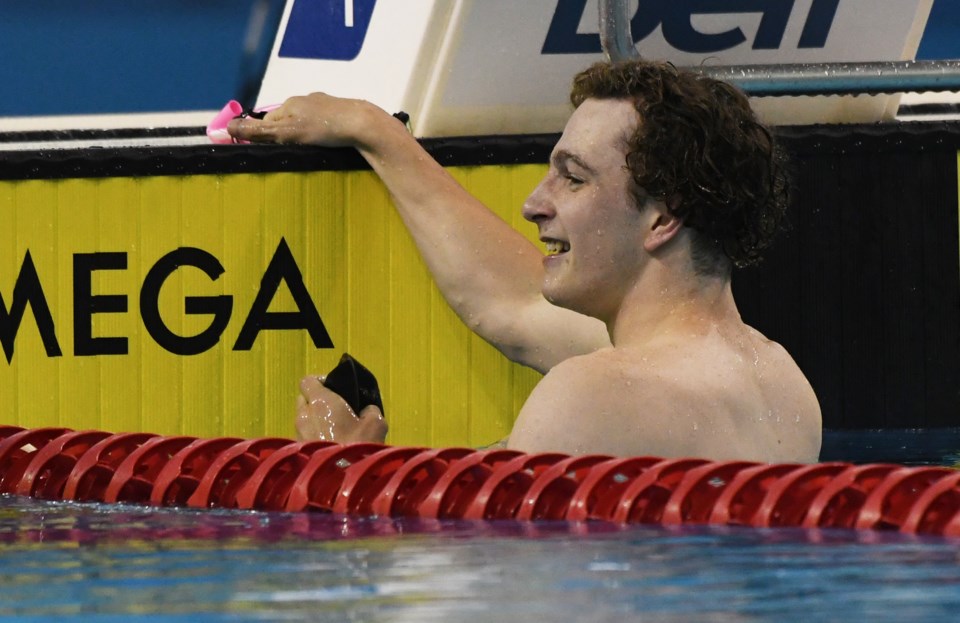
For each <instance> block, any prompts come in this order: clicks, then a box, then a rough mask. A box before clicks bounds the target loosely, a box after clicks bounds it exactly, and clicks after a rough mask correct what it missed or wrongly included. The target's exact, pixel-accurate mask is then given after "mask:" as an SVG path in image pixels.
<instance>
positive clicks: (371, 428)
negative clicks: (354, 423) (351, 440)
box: [357, 405, 390, 443]
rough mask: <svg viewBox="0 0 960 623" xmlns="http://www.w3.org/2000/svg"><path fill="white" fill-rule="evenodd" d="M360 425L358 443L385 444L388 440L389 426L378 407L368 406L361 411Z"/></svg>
mask: <svg viewBox="0 0 960 623" xmlns="http://www.w3.org/2000/svg"><path fill="white" fill-rule="evenodd" d="M359 417H360V425H359V426H358V427H357V434H358V436H359V439H358V441H373V442H375V443H383V441H384V440H385V439H386V438H387V432H388V430H389V428H390V427H389V426H388V425H387V420H386V419H385V418H384V417H383V412H381V411H380V408H379V407H377V406H376V405H367V406H366V407H364V408H363V410H361V411H360V416H359Z"/></svg>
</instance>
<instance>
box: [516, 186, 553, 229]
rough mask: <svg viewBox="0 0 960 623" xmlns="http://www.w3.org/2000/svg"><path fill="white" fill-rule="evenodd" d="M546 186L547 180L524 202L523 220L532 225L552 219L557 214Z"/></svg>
mask: <svg viewBox="0 0 960 623" xmlns="http://www.w3.org/2000/svg"><path fill="white" fill-rule="evenodd" d="M545 185H546V180H544V181H543V182H540V185H539V186H537V187H536V188H534V189H533V192H532V193H530V196H529V197H527V200H526V201H524V202H523V218H525V219H527V220H528V221H530V222H531V223H539V222H541V221H545V220H548V219H551V218H553V216H554V215H555V214H556V211H555V210H554V207H553V203H552V202H551V201H550V199H549V197H547V192H546V189H545V188H544V186H545Z"/></svg>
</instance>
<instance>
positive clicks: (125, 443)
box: [63, 433, 159, 502]
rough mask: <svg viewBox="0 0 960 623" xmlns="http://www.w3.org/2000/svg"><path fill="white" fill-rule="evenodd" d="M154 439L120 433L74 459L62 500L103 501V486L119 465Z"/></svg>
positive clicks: (144, 434)
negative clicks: (74, 462) (75, 460)
mask: <svg viewBox="0 0 960 623" xmlns="http://www.w3.org/2000/svg"><path fill="white" fill-rule="evenodd" d="M158 436H159V435H154V434H152V433H122V434H119V435H110V436H109V437H106V438H104V439H101V440H100V441H99V442H97V443H96V444H94V445H93V446H92V447H91V448H90V449H88V450H87V451H86V452H84V453H83V455H81V456H80V458H78V459H77V462H76V464H75V465H74V466H73V469H72V470H71V471H70V474H69V475H68V476H67V481H66V483H65V484H64V487H63V499H64V500H76V501H78V502H103V501H105V495H106V492H107V486H108V485H109V484H110V480H111V479H112V478H113V474H114V472H116V471H117V467H119V466H120V463H122V462H123V460H124V459H126V458H127V457H128V456H130V453H132V452H133V451H134V450H136V449H137V448H139V447H140V446H142V445H143V444H144V443H146V442H147V441H149V440H151V439H154V438H155V437H158Z"/></svg>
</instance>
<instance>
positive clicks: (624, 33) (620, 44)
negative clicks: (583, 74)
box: [600, 0, 640, 63]
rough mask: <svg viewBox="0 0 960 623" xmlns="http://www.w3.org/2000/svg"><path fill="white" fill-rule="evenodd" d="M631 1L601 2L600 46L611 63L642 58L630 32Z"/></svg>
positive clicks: (607, 0) (613, 0) (604, 0)
mask: <svg viewBox="0 0 960 623" xmlns="http://www.w3.org/2000/svg"><path fill="white" fill-rule="evenodd" d="M628 4H629V0H600V46H601V47H602V48H603V53H604V54H605V55H606V56H607V59H609V60H610V61H611V62H614V63H617V62H620V61H627V60H635V59H639V58H640V52H638V51H637V46H635V45H634V44H633V33H632V32H631V31H630V12H629V10H628V6H627V5H628Z"/></svg>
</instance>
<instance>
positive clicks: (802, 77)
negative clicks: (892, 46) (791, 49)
mask: <svg viewBox="0 0 960 623" xmlns="http://www.w3.org/2000/svg"><path fill="white" fill-rule="evenodd" d="M627 5H628V0H600V2H599V6H600V11H599V12H600V44H601V46H602V48H603V52H604V54H605V55H606V56H607V58H608V59H609V60H610V61H612V62H614V63H616V62H620V61H627V60H634V59H639V58H641V56H640V53H639V52H638V51H637V47H636V45H634V42H633V34H632V33H631V31H630V17H631V16H630V12H629V10H628V9H629V7H628V6H627ZM690 69H692V70H694V71H699V72H701V73H703V74H704V75H707V76H710V77H712V78H716V79H718V80H723V81H725V82H731V83H733V84H735V85H737V86H738V87H739V88H741V89H742V90H743V91H744V92H746V93H747V94H749V95H752V96H754V97H764V96H777V95H780V96H782V95H879V94H893V93H922V92H925V91H930V92H944V91H958V92H960V60H943V61H881V62H869V63H811V64H797V65H787V64H783V65H725V66H699V67H691V68H690Z"/></svg>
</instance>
